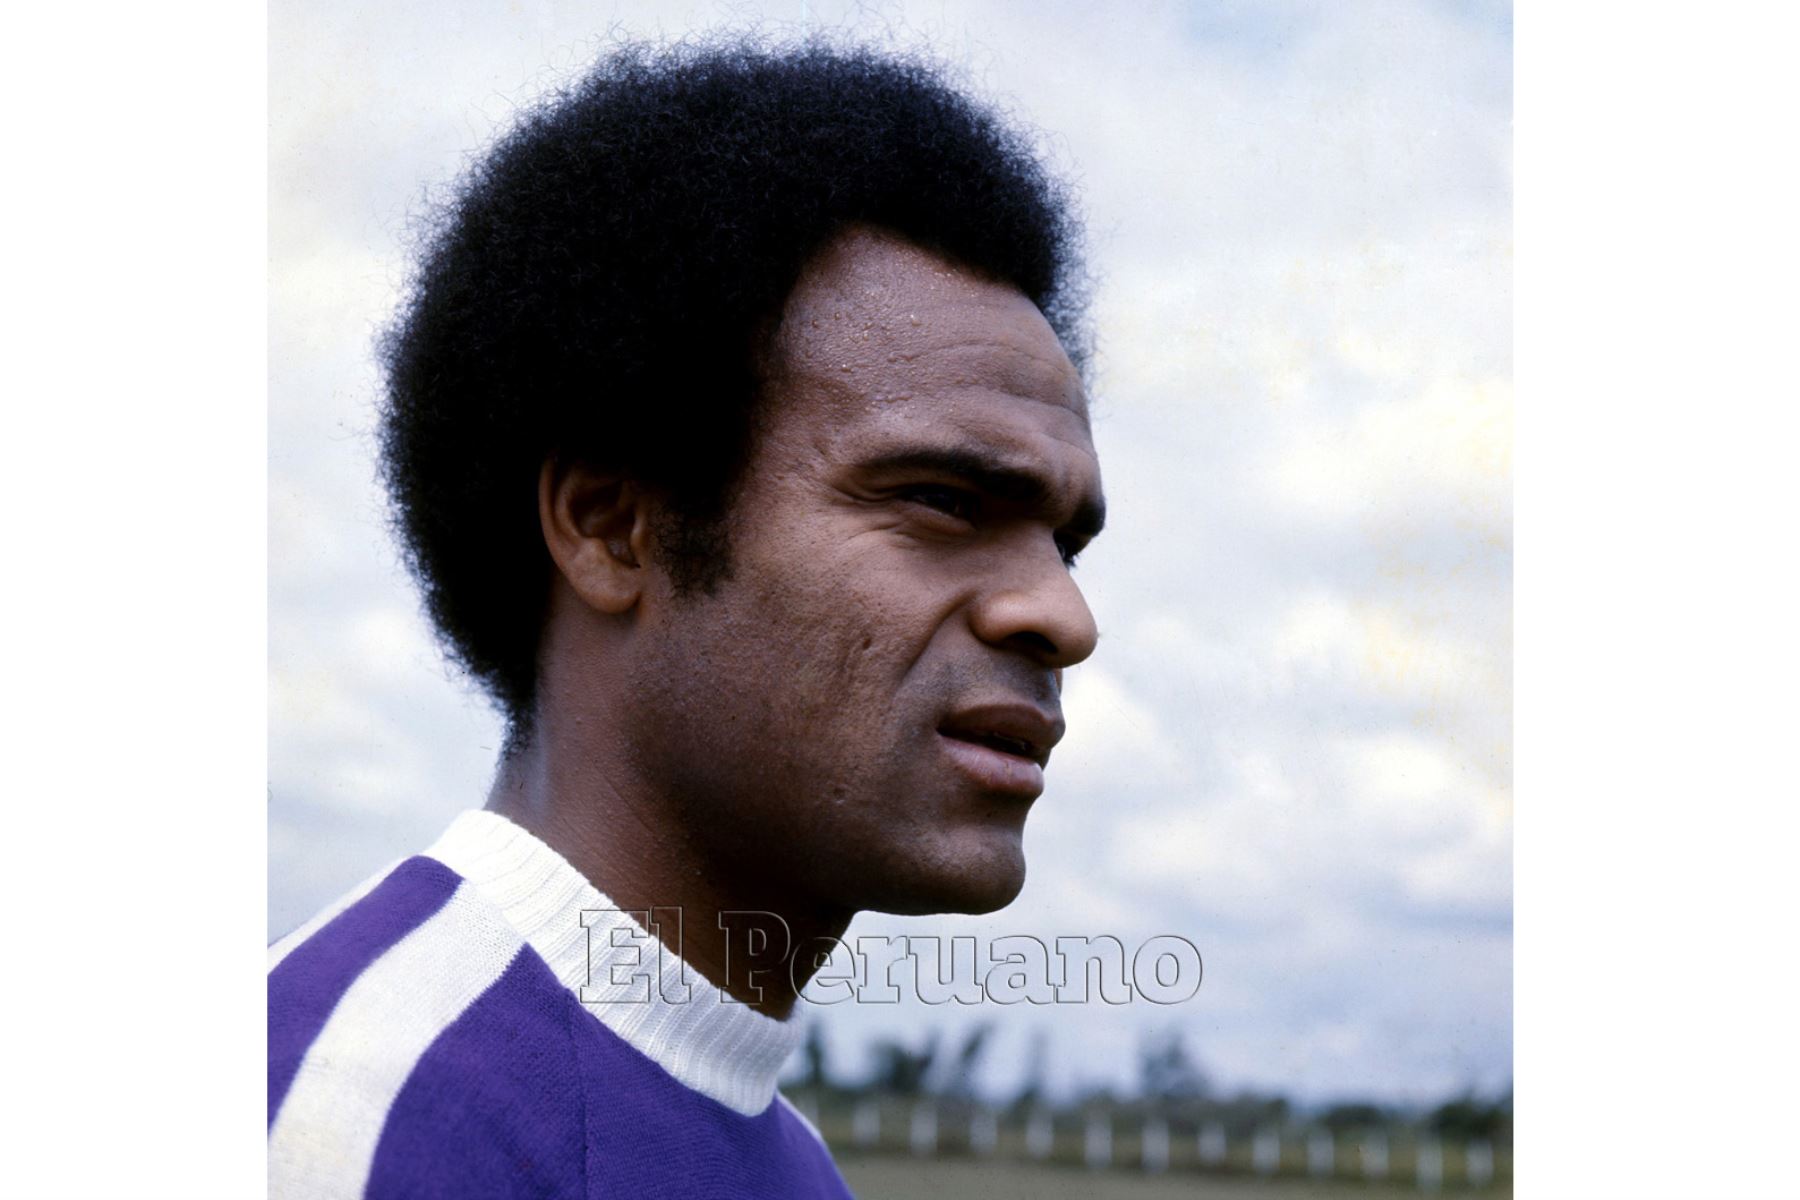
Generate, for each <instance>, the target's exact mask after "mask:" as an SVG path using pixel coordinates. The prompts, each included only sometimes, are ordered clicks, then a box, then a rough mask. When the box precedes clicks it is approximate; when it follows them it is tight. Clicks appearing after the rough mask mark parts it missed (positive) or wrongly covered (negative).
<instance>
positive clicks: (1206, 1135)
mask: <svg viewBox="0 0 1800 1200" xmlns="http://www.w3.org/2000/svg"><path fill="white" fill-rule="evenodd" d="M1199 1150H1200V1161H1201V1162H1203V1163H1205V1164H1206V1165H1207V1166H1209V1167H1216V1166H1220V1165H1221V1164H1223V1163H1224V1161H1225V1127H1224V1126H1223V1125H1221V1124H1219V1123H1218V1122H1217V1121H1213V1122H1210V1123H1209V1124H1207V1125H1205V1126H1204V1127H1202V1128H1201V1130H1200V1145H1199Z"/></svg>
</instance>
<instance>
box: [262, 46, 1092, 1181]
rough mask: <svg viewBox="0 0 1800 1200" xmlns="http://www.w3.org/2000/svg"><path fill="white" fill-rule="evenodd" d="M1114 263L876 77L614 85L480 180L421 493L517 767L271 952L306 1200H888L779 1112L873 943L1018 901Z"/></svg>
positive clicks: (388, 424) (1088, 622)
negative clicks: (817, 1006)
mask: <svg viewBox="0 0 1800 1200" xmlns="http://www.w3.org/2000/svg"><path fill="white" fill-rule="evenodd" d="M1073 242H1074V230H1073V226H1072V223H1071V220H1070V217H1069V215H1068V209H1067V204H1066V202H1065V200H1064V198H1063V197H1062V195H1061V194H1060V192H1059V191H1058V190H1057V188H1056V187H1055V186H1054V185H1053V184H1052V183H1051V182H1050V181H1049V180H1048V179H1047V178H1046V176H1045V174H1044V173H1043V171H1042V169H1041V168H1040V166H1039V165H1038V163H1037V162H1036V161H1035V159H1034V158H1033V157H1032V155H1031V154H1030V152H1029V150H1028V149H1027V148H1026V147H1025V145H1024V143H1023V142H1022V141H1021V140H1020V139H1019V137H1018V136H1017V135H1016V134H1013V133H1011V132H1009V131H1008V130H1006V129H1005V128H1004V127H1003V126H1001V125H1000V124H999V123H998V122H997V121H996V120H995V119H994V118H993V117H992V116H991V115H990V114H988V113H986V112H984V111H983V110H981V109H979V108H978V107H976V106H975V105H973V104H972V103H971V102H970V101H969V100H967V99H966V98H964V97H962V96H960V95H958V94H957V93H956V92H954V91H952V90H950V89H949V88H947V87H946V86H945V85H944V84H943V83H942V82H941V81H940V80H939V79H938V78H937V77H936V76H935V75H934V74H933V73H932V72H931V71H930V70H928V69H926V68H924V67H921V66H919V65H916V64H913V63H909V62H905V61H899V60H894V59H887V58H882V57H879V56H876V55H872V54H869V53H866V52H840V51H832V50H828V49H824V48H820V47H816V46H815V47H808V48H803V49H799V50H795V51H791V52H785V53H774V52H768V51H764V50H760V49H755V48H746V47H713V48H707V49H688V50H683V51H677V52H665V53H660V54H652V53H645V52H634V51H627V52H621V53H619V54H616V55H614V56H613V57H611V58H609V59H608V60H606V61H605V62H603V63H602V64H601V65H600V66H599V67H598V68H597V69H596V70H595V71H594V72H593V73H592V74H591V75H590V76H589V77H588V78H587V79H586V80H585V81H584V82H583V83H581V84H580V85H579V86H578V87H576V88H574V89H573V90H572V91H570V92H569V93H567V94H566V95H562V96H559V97H557V98H555V99H554V100H553V101H552V102H550V103H548V104H546V105H545V106H543V107H542V108H541V109H539V110H538V111H536V112H533V113H532V114H530V115H528V116H527V117H526V118H525V119H524V120H523V121H522V122H521V123H520V124H519V126H518V127H517V128H516V129H515V130H514V131H513V132H512V133H511V134H509V135H508V136H507V137H506V138H505V139H504V140H503V141H502V142H501V143H500V144H499V146H498V147H497V148H496V149H495V150H494V151H493V153H492V154H490V155H489V157H488V158H487V159H486V160H485V161H484V162H482V163H481V164H479V165H478V166H477V167H476V168H475V169H474V171H473V172H472V173H471V175H470V176H469V178H468V180H467V181H466V182H465V184H464V186H463V188H462V190H461V192H460V194H459V195H458V196H457V197H456V199H455V200H454V202H453V203H452V204H451V205H450V206H449V209H448V210H447V212H446V214H445V216H444V217H443V219H442V221H441V222H440V224H439V225H438V227H437V230H436V233H435V236H434V238H433V240H432V242H431V243H430V245H429V246H428V248H427V251H426V253H425V255H424V259H423V263H422V267H421V270H420V272H419V274H418V276H417V279H416V280H415V282H414V287H413V290H412V292H411V296H410V299H409V301H408V303H407V305H406V307H405V308H404V310H403V312H402V314H401V316H400V318H399V320H398V322H397V324H396V326H395V328H394V330H393V331H392V333H391V335H390V336H389V337H388V339H387V340H386V342H385V344H384V352H385V360H386V365H387V368H388V377H389V398H388V399H389V402H388V406H387V409H386V411H385V413H384V418H383V420H384V423H383V453H384V463H385V467H386V477H387V481H388V484H389V488H390V491H391V494H392V496H393V499H394V503H395V510H396V513H397V517H398V526H399V529H400V532H401V534H402V537H403V540H404V543H405V546H406V548H407V551H408V554H409V557H410V561H411V565H412V567H413V569H414V572H415V575H416V576H417V578H418V579H419V581H420V584H421V586H422V588H423V591H424V594H425V598H426V602H427V605H428V608H429V610H430V613H431V615H432V617H433V619H434V621H435V623H436V625H437V627H438V629H439V631H440V633H441V634H442V636H443V638H444V640H445V642H446V644H447V645H448V647H449V648H450V649H451V651H452V652H453V653H454V654H455V655H456V657H457V658H458V659H459V661H460V662H461V663H462V664H463V665H464V666H465V667H466V668H467V669H468V670H469V671H470V673H471V674H472V675H473V676H474V677H475V678H476V679H478V680H480V681H481V682H482V683H483V684H484V685H485V686H486V687H487V689H488V690H489V691H490V692H491V694H492V695H493V696H494V698H495V699H496V701H497V702H498V703H499V704H500V706H501V707H502V708H503V710H504V712H505V714H506V716H507V719H508V723H509V740H508V745H507V748H506V751H505V753H504V755H503V757H502V760H501V762H500V764H499V768H498V772H497V776H496V779H495V782H494V784H493V787H492V791H491V793H490V795H489V797H488V803H487V807H486V809H485V810H483V811H478V812H469V813H465V814H464V815H463V816H462V817H460V818H458V819H457V820H456V821H455V823H453V824H452V825H451V827H450V829H449V830H448V832H447V833H446V834H445V835H444V837H443V838H442V839H441V840H440V841H439V842H438V843H437V844H436V845H434V846H433V847H432V848H431V849H430V850H428V851H427V852H426V853H425V854H423V855H420V856H417V857H414V858H411V859H408V860H406V861H405V862H403V863H401V864H400V865H399V866H397V867H396V868H394V869H393V870H391V871H389V872H386V873H384V874H383V875H382V876H380V877H378V878H377V879H376V880H374V881H371V883H370V884H368V885H365V887H364V888H363V889H360V890H359V892H358V893H357V894H354V895H353V896H352V897H349V898H347V899H346V900H345V901H343V902H340V904H338V905H336V906H334V907H333V908H332V909H330V910H328V911H327V912H326V913H323V914H321V915H320V917H318V918H316V919H315V920H314V921H312V922H309V924H308V925H307V926H305V927H303V928H302V929H300V930H298V931H296V932H295V933H294V934H291V935H290V936H289V937H287V938H284V939H283V940H282V941H281V942H279V943H277V944H276V946H275V947H273V948H272V950H271V959H272V963H273V965H272V968H271V972H270V977H269V1056H270V1066H269V1139H270V1171H271V1182H272V1184H273V1185H274V1191H275V1193H276V1194H278V1195H293V1196H298V1195H319V1196H327V1195H331V1196H336V1195H356V1194H362V1195H373V1196H416V1195H469V1196H502V1195H575V1196H585V1195H595V1196H598V1195H606V1196H634V1197H635V1196H689V1195H693V1196H700V1195H704V1196H771V1197H776V1196H779V1197H803V1196H842V1195H845V1194H847V1193H846V1191H845V1188H844V1185H843V1183H842V1181H841V1179H840V1178H839V1176H838V1174H837V1172H836V1169H835V1168H834V1167H833V1166H832V1164H831V1160H830V1156H829V1154H828V1153H826V1151H825V1150H824V1148H823V1144H822V1142H821V1141H820V1140H819V1139H818V1138H817V1135H816V1134H815V1133H814V1132H813V1131H812V1130H811V1129H810V1128H809V1127H808V1126H807V1125H806V1124H805V1123H804V1122H803V1121H802V1120H801V1119H800V1118H799V1117H798V1116H797V1114H795V1113H794V1112H793V1110H792V1109H790V1108H788V1107H786V1106H785V1104H783V1103H781V1102H780V1101H779V1100H778V1098H777V1096H776V1092H775V1079H776V1075H777V1072H778V1071H779V1070H780V1067H781V1065H782V1062H783V1060H784V1059H785V1058H786V1057H787V1056H788V1054H789V1052H790V1051H791V1050H792V1049H793V1048H794V1046H795V1044H796V1042H797V1040H798V1038H799V1036H800V1029H799V1023H798V1022H797V1021H796V1020H794V1019H792V1009H793V1007H794V1004H795V1000H796V993H797V991H798V989H799V988H800V987H801V986H802V985H803V984H804V983H805V981H806V979H807V978H808V976H809V974H810V971H811V969H813V967H814V966H815V965H816V963H817V961H818V956H819V953H820V951H821V950H822V948H825V947H829V945H831V942H830V940H829V939H831V938H834V937H836V936H837V935H839V934H842V933H843V932H844V930H845V928H846V927H847V925H848V923H849V921H850V919H851V918H852V916H853V915H854V914H855V913H857V912H859V911H862V910H879V911H886V912H900V913H929V912H987V911H991V910H993V909H995V908H998V907H1000V906H1002V905H1004V904H1006V903H1007V902H1009V901H1010V900H1011V899H1012V898H1013V897H1014V896H1015V895H1017V893H1018V891H1019V889H1020V887H1021V886H1022V885H1023V882H1024V871H1025V864H1024V858H1023V853H1022V848H1021V835H1022V831H1023V826H1024V821H1025V815H1026V812H1027V810H1028V809H1029V807H1030V805H1031V803H1032V801H1033V800H1034V799H1035V798H1036V797H1037V796H1038V794H1039V793H1040V791H1041V790H1042V788H1043V768H1044V765H1045V764H1046V762H1047V761H1048V759H1049V755H1050V751H1051V748H1052V746H1054V745H1055V743H1056V741H1057V740H1058V739H1059V738H1060V737H1061V735H1062V720H1061V716H1060V712H1059V700H1058V697H1059V693H1060V690H1061V677H1062V672H1063V670H1064V669H1065V668H1067V667H1069V666H1072V665H1074V664H1075V663H1078V662H1080V661H1081V660H1082V659H1084V658H1086V657H1087V656H1088V655H1089V654H1090V653H1091V652H1092V650H1093V648H1094V643H1095V638H1096V632H1095V627H1094V622H1093V618H1092V616H1091V615H1090V613H1089V611H1088V608H1087V606H1086V604H1085V602H1084V601H1083V599H1082V597H1081V594H1080V592H1079V590H1078V589H1077V587H1076V585H1075V583H1074V581H1073V580H1072V578H1071V576H1070V567H1071V565H1072V564H1073V561H1074V559H1075V556H1076V555H1077V554H1078V553H1079V552H1080V550H1081V549H1082V547H1083V546H1084V545H1085V544H1086V543H1087V542H1088V540H1089V539H1091V538H1092V537H1093V536H1094V535H1095V534H1097V533H1098V532H1099V529H1100V525H1101V521H1102V513H1103V502H1102V498H1101V491H1100V478H1099V471H1098V464H1097V462H1096V459H1095V455H1094V448H1093V443H1092V439H1091V436H1090V432H1089V425H1088V417H1087V408H1086V401H1085V398H1084V395H1083V390H1082V383H1081V377H1080V374H1079V371H1078V368H1077V365H1076V364H1077V362H1078V361H1079V360H1080V358H1081V354H1080V351H1081V345H1082V339H1081V333H1080V326H1079V324H1078V321H1077V314H1076V308H1075V306H1074V304H1073V303H1072V302H1071V290H1072V289H1071V284H1072V277H1073V270H1074V266H1073ZM746 912H752V913H769V914H777V915H778V920H773V921H772V923H771V924H768V925H767V926H765V927H764V928H763V929H762V930H761V933H762V934H763V935H766V936H767V938H768V946H770V947H772V949H765V950H764V952H763V953H762V954H761V956H760V960H759V961H760V964H761V965H762V966H764V967H768V966H770V965H771V964H772V965H773V966H775V967H780V968H784V969H778V970H767V969H765V970H762V971H760V972H751V971H747V970H745V969H743V968H744V966H745V962H744V957H743V956H744V955H745V954H747V953H750V952H752V951H754V950H755V949H756V946H755V944H754V942H753V940H752V939H750V938H747V937H743V936H741V933H742V921H743V919H744V918H742V917H741V916H737V915H734V914H742V913H746ZM632 914H636V917H635V919H634V917H633V915H632ZM645 926H648V927H650V929H649V931H650V932H653V933H655V934H658V935H660V939H661V940H660V942H659V941H656V940H654V939H650V938H649V937H648V936H647V935H646V930H645V928H643V927H645ZM734 930H737V931H738V935H736V936H734V933H733V931H734ZM646 946H648V947H650V960H649V961H654V962H655V963H656V965H655V966H652V967H650V968H649V977H648V978H640V977H639V976H641V975H642V974H643V972H642V970H641V968H642V967H643V966H644V964H645V962H646V961H647V960H646V958H645V953H646ZM734 955H737V956H738V957H737V958H736V959H735V960H734V958H733V956H734ZM677 956H679V957H677ZM785 968H792V969H791V970H789V969H785ZM639 984H642V985H643V986H641V987H639V986H638V985H639Z"/></svg>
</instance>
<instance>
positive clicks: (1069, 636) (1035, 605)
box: [973, 544, 1100, 672]
mask: <svg viewBox="0 0 1800 1200" xmlns="http://www.w3.org/2000/svg"><path fill="white" fill-rule="evenodd" d="M973 623H974V627H975V636H977V637H979V638H980V639H981V640H982V641H984V642H987V643H989V644H990V645H994V646H999V647H1002V648H1004V649H1009V650H1013V651H1016V652H1022V653H1024V654H1027V655H1029V656H1030V657H1031V658H1033V659H1034V660H1036V661H1037V662H1039V663H1041V664H1042V665H1044V666H1046V667H1050V668H1053V669H1055V670H1057V671H1059V672H1060V671H1061V670H1062V669H1063V668H1065V667H1072V666H1074V665H1075V664H1076V663H1078V662H1081V661H1082V660H1083V659H1085V658H1086V657H1087V656H1088V655H1090V654H1092V653H1093V652H1094V645H1095V643H1096V642H1098V641H1099V639H1100V630H1099V627H1098V626H1097V625H1096V624H1095V623H1094V614H1093V612H1092V611H1091V610H1090V609H1089V608H1088V605H1087V600H1086V598H1085V597H1083V596H1082V594H1081V588H1080V587H1079V586H1077V585H1076V583H1075V578H1074V576H1072V575H1071V574H1070V573H1069V568H1068V567H1067V565H1065V564H1064V563H1063V560H1062V555H1061V553H1060V552H1059V551H1057V550H1056V549H1055V547H1054V544H1052V545H1051V548H1050V552H1049V553H1047V554H1046V553H1042V552H1037V553H1033V554H1030V555H1029V556H1026V558H1025V561H1020V560H1014V561H1013V562H1012V563H1010V564H1009V569H1008V570H1007V572H1006V573H1005V574H1003V575H1001V576H999V577H998V578H996V580H995V581H994V584H993V586H992V587H990V588H989V589H988V590H986V591H984V592H983V594H982V596H981V598H980V600H978V601H977V603H976V605H975V609H974V618H973Z"/></svg>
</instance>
